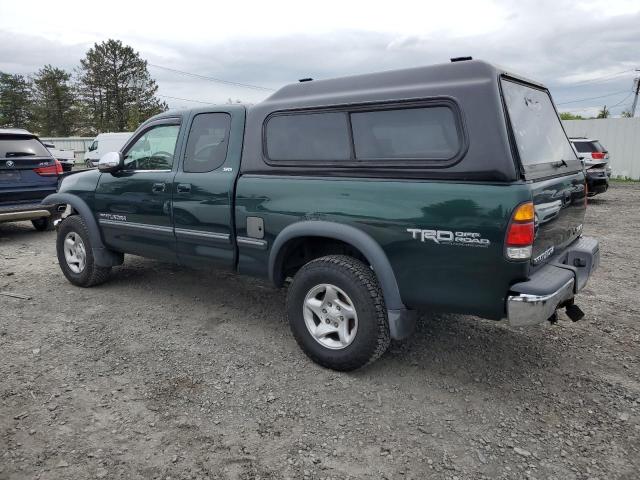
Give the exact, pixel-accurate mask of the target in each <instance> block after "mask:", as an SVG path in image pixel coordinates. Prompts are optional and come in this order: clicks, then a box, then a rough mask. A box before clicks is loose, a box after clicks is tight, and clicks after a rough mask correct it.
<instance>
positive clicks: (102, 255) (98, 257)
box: [42, 193, 124, 267]
mask: <svg viewBox="0 0 640 480" xmlns="http://www.w3.org/2000/svg"><path fill="white" fill-rule="evenodd" d="M42 203H43V204H48V205H51V204H63V203H64V204H67V205H71V207H72V208H73V209H74V210H75V211H76V212H78V215H80V216H81V217H82V219H83V220H84V223H85V225H86V226H87V230H89V240H90V241H91V251H92V253H93V258H94V261H95V263H96V265H97V266H99V267H113V266H116V265H121V264H122V262H123V261H124V254H122V253H120V252H114V251H112V250H109V249H108V248H107V247H106V246H105V245H104V242H103V241H102V235H101V234H100V228H99V227H98V222H96V219H95V217H94V216H93V212H92V211H91V208H89V205H87V203H86V202H85V201H84V200H83V199H82V198H80V197H78V196H77V195H73V194H72V193H53V194H51V195H49V196H47V197H46V198H45V199H44V200H42Z"/></svg>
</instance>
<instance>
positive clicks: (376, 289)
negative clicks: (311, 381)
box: [287, 255, 391, 371]
mask: <svg viewBox="0 0 640 480" xmlns="http://www.w3.org/2000/svg"><path fill="white" fill-rule="evenodd" d="M332 290H333V291H332ZM316 292H318V293H316ZM336 292H337V293H336ZM316 295H317V296H316ZM330 297H331V298H333V299H337V300H335V301H330V300H328V299H329V298H330ZM340 305H342V307H341V308H340ZM348 305H351V306H352V307H353V308H352V309H349V308H347V306H348ZM327 306H329V307H327ZM336 309H337V310H338V311H337V312H336ZM316 312H317V313H316ZM346 312H350V313H349V314H348V315H347V313H346ZM341 313H344V314H345V316H344V320H340V319H341V318H343V317H342V316H341V315H340V314H341ZM354 314H355V322H354V321H353V320H352V319H350V318H349V317H350V316H351V317H353V316H354ZM287 317H288V320H289V326H290V327H291V331H292V332H293V336H294V337H295V339H296V341H297V342H298V345H299V346H300V348H301V349H302V350H303V351H304V352H305V353H306V354H307V356H308V357H309V358H311V360H313V361H314V362H316V363H318V364H319V365H322V366H323V367H326V368H330V369H333V370H339V371H350V370H355V369H357V368H360V367H363V366H365V365H367V364H369V363H372V362H373V361H375V360H376V359H377V358H379V357H380V356H381V355H382V354H383V353H384V352H385V351H386V350H387V348H388V347H389V343H390V341H391V338H390V335H389V323H388V320H387V311H386V308H385V304H384V297H383V295H382V290H381V289H380V285H379V284H378V280H377V278H376V276H375V274H374V272H373V271H372V270H371V268H369V267H368V266H367V265H365V264H364V263H363V262H361V261H360V260H357V259H355V258H353V257H349V256H346V255H330V256H326V257H322V258H318V259H316V260H313V261H311V262H309V263H307V264H306V265H304V266H303V267H302V268H301V269H300V270H299V271H298V273H296V275H295V277H294V279H293V282H292V284H291V286H290V287H289V292H288V294H287ZM347 321H348V322H349V323H345V322H347ZM323 322H324V323H325V325H323ZM354 325H355V328H354ZM332 326H335V327H337V328H336V331H335V332H331V333H329V334H327V335H324V332H325V331H328V330H329V329H332ZM312 330H314V331H315V332H316V333H315V335H314V334H312ZM339 332H342V334H341V333H339ZM322 335H324V336H322ZM316 337H320V338H318V339H316Z"/></svg>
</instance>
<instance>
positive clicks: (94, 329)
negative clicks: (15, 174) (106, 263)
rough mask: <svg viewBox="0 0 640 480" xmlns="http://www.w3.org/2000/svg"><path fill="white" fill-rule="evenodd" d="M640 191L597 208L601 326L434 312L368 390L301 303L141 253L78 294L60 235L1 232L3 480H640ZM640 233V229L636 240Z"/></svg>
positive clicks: (625, 189) (618, 192)
mask: <svg viewBox="0 0 640 480" xmlns="http://www.w3.org/2000/svg"><path fill="white" fill-rule="evenodd" d="M639 207H640V185H638V184H618V185H615V186H614V187H613V188H612V189H611V190H609V192H607V193H606V194H604V195H601V196H599V197H597V198H596V199H594V200H593V201H592V202H591V205H590V208H589V210H588V215H587V216H588V218H587V221H586V224H585V233H586V234H587V235H595V236H597V237H598V238H599V239H600V241H601V250H602V259H601V267H600V269H599V270H598V271H597V272H596V274H595V276H594V277H593V278H592V280H591V281H590V283H589V285H588V286H587V288H586V290H585V291H584V292H583V293H582V294H581V295H580V300H579V302H578V304H579V305H580V306H581V307H582V308H583V310H584V311H585V312H586V319H585V320H583V321H581V322H578V323H572V322H571V321H570V320H569V319H568V318H567V317H566V316H565V315H564V314H562V315H560V321H559V323H558V324H557V325H555V326H550V325H543V326H540V327H536V328H533V329H527V330H513V329H509V328H507V327H506V326H504V325H502V324H501V323H496V322H490V321H482V320H478V319H477V318H473V317H464V316H457V315H441V316H433V315H430V314H428V313H425V314H423V315H422V316H421V321H420V324H419V326H418V331H417V333H416V334H415V335H414V337H413V338H412V339H410V340H409V341H407V342H405V343H402V344H394V345H392V347H391V349H390V350H389V351H388V352H387V354H386V355H384V356H383V357H382V358H381V359H380V360H378V361H377V362H376V363H375V364H373V365H371V366H369V367H367V368H365V369H362V370H359V371H357V372H355V373H351V374H339V373H336V372H332V371H329V370H324V369H322V368H320V367H318V366H316V365H315V364H313V363H311V362H310V361H309V360H307V358H306V357H305V356H304V354H303V353H302V352H301V351H300V350H299V349H298V347H297V346H296V344H295V342H294V340H293V337H292V336H291V334H290V333H289V329H288V325H287V323H286V320H285V319H284V316H283V312H284V297H285V292H284V291H283V290H275V289H273V288H272V287H270V286H269V285H268V284H266V283H262V282H260V281H257V280H253V279H250V278H245V277H239V276H236V275H234V274H231V273H222V272H196V271H193V270H188V269H185V268H181V267H175V266H171V265H165V264H160V263H157V262H154V261H150V260H145V259H141V258H136V257H127V259H126V261H125V264H124V266H122V267H120V268H118V269H115V270H114V275H113V278H112V280H111V282H109V283H107V284H105V285H103V286H100V287H96V288H93V289H88V290H83V289H79V288H75V287H72V286H71V285H70V284H69V283H67V281H66V280H65V279H64V277H63V276H62V273H61V272H60V270H59V268H58V266H57V261H56V258H55V248H54V233H52V232H49V233H38V232H35V231H34V230H33V229H32V228H31V225H30V224H29V223H18V224H4V225H0V291H5V292H7V291H9V292H16V293H21V294H26V295H29V296H30V297H31V300H24V299H19V298H9V297H6V296H0V354H1V362H0V376H1V379H2V380H1V384H0V479H23V478H25V479H27V478H28V479H32V478H43V479H44V478H149V479H150V478H162V479H168V478H172V479H176V478H194V479H195V478H212V479H213V478H216V479H217V478H228V479H236V478H238V479H254V478H255V479H257V478H261V479H276V478H277V479H279V478H296V479H298V478H302V477H305V478H310V479H320V478H336V479H338V478H339V479H342V478H371V479H378V478H394V479H395V478H406V479H410V478H413V479H422V478H426V477H429V478H436V479H439V478H448V479H454V478H458V479H466V478H474V479H475V478H518V479H520V478H538V479H541V478H557V479H572V478H579V479H587V478H600V479H610V478H628V479H632V478H634V479H635V478H638V472H639V471H640V407H639V403H640V368H639V367H640V364H639V355H640V324H639V323H638V320H639V317H640V289H639V286H638V285H639V283H640V282H639V274H638V267H640V247H639V243H638V239H637V233H638V225H639V224H640V208H639ZM634 232H635V233H634Z"/></svg>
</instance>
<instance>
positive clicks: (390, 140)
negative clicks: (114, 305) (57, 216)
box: [45, 59, 599, 370]
mask: <svg viewBox="0 0 640 480" xmlns="http://www.w3.org/2000/svg"><path fill="white" fill-rule="evenodd" d="M586 196H587V191H586V186H585V174H584V171H583V167H582V165H581V162H580V161H579V159H578V158H577V157H576V155H575V153H574V151H573V149H572V147H571V144H570V143H569V140H568V139H567V136H566V134H565V132H564V130H563V128H562V124H561V122H560V119H559V118H558V115H557V112H556V109H555V107H554V105H553V102H552V100H551V97H550V95H549V92H548V91H547V89H546V88H545V87H544V86H543V85H541V84H539V83H536V82H533V81H531V80H527V79H525V78H523V77H521V76H518V75H515V74H513V73H511V72H507V71H505V70H502V69H499V68H497V67H495V66H492V65H490V64H487V63H485V62H481V61H475V60H468V59H464V60H462V61H452V62H451V63H448V64H442V65H434V66H428V67H420V68H412V69H406V70H395V71H387V72H382V73H375V74H370V75H359V76H352V77H344V78H336V79H330V80H321V81H314V80H310V79H307V80H304V81H300V82H298V83H295V84H291V85H287V86H285V87H283V88H281V89H280V90H278V91H277V92H275V93H274V94H273V95H271V96H270V97H269V98H267V99H266V100H265V101H264V102H262V103H259V104H257V105H253V106H243V105H223V106H212V107H205V108H199V109H196V110H188V111H178V112H175V111H170V112H166V113H163V114H161V115H158V116H156V117H153V118H151V119H150V120H148V121H146V122H145V123H144V124H143V125H141V126H140V128H139V129H138V130H137V131H136V132H135V134H134V135H133V136H132V137H131V139H130V140H129V141H128V142H127V144H126V145H125V146H124V147H123V148H122V150H121V151H120V152H112V153H108V154H106V155H105V156H104V157H102V158H101V160H100V163H99V168H98V170H93V171H86V172H82V173H78V174H74V175H70V176H68V177H66V178H65V179H64V181H62V183H61V185H60V188H59V191H58V193H56V194H53V195H51V196H49V197H48V198H47V199H45V202H48V203H52V204H54V203H55V204H67V210H66V213H65V215H64V219H63V220H62V221H61V222H60V223H59V224H58V226H57V227H58V234H57V252H58V259H59V263H60V267H61V269H62V271H63V273H64V275H65V276H66V277H67V279H68V280H69V281H70V282H71V283H73V284H74V285H78V286H81V287H89V286H92V285H97V284H99V283H101V282H104V281H105V280H106V279H107V277H108V275H109V273H110V270H111V268H112V267H113V266H115V265H120V264H121V263H122V262H123V257H124V254H125V253H126V254H133V255H141V256H144V257H150V258H156V259H161V260H163V261H170V262H176V263H179V264H183V265H189V266H193V267H200V266H218V267H220V268H227V269H230V270H235V271H237V272H239V273H240V274H247V275H253V276H256V277H263V278H265V279H269V280H270V281H271V282H272V283H273V284H274V285H276V286H278V287H280V286H283V285H288V296H287V316H288V320H289V324H290V326H291V329H292V331H293V334H294V337H295V338H296V340H297V342H298V344H299V345H300V347H301V348H302V349H303V350H304V351H305V353H306V354H307V355H308V356H309V357H310V358H311V359H313V360H314V361H316V362H317V363H319V364H321V365H323V366H326V367H329V368H332V369H336V370H353V369H356V368H358V367H361V366H363V365H366V364H367V363H370V362H372V361H374V360H375V359H376V358H378V357H379V356H380V355H382V354H383V353H384V351H385V350H386V349H387V347H388V345H389V342H390V341H391V339H403V338H406V337H407V336H408V335H410V334H411V332H412V330H413V327H414V325H415V314H414V312H415V311H416V309H428V310H430V311H444V312H457V313H462V314H471V315H477V316H479V317H484V318H488V319H494V320H500V319H507V320H508V322H510V324H511V325H514V326H525V325H532V324H537V323H541V322H545V321H547V320H550V321H551V322H554V321H555V320H556V310H557V309H559V308H566V312H567V315H568V316H569V317H570V318H571V319H572V320H578V319H579V318H581V317H582V315H583V314H582V312H581V310H580V308H579V307H578V306H577V305H575V304H574V296H575V294H576V293H577V292H578V291H580V289H582V288H583V287H584V285H585V284H586V282H587V279H588V278H589V276H590V274H591V272H592V271H593V270H594V269H595V268H596V267H597V265H598V260H599V250H598V242H597V240H595V239H593V238H588V237H584V236H582V224H583V219H584V214H585V209H586Z"/></svg>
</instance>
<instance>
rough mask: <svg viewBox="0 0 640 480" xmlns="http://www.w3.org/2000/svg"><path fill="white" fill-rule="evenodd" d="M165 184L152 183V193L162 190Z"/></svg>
mask: <svg viewBox="0 0 640 480" xmlns="http://www.w3.org/2000/svg"><path fill="white" fill-rule="evenodd" d="M165 186H166V184H164V183H154V184H153V186H152V187H151V191H152V192H154V193H160V192H164V189H165Z"/></svg>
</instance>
